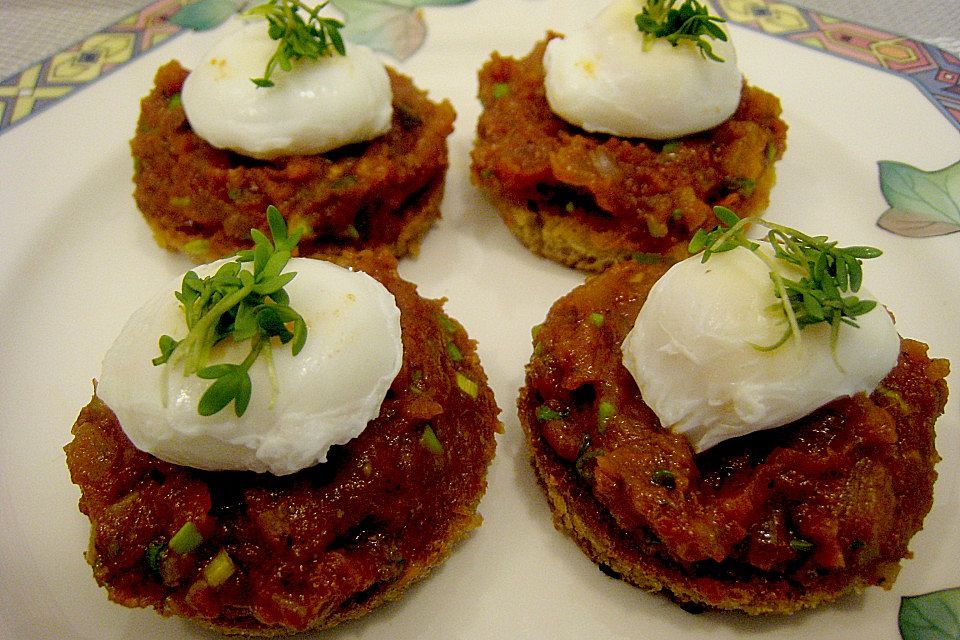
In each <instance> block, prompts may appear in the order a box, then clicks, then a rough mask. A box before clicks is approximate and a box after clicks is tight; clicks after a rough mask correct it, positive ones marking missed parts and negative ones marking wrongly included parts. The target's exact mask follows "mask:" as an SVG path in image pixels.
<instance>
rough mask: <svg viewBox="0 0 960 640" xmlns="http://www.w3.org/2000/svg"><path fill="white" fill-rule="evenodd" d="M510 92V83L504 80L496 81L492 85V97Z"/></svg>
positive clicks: (499, 96) (502, 95)
mask: <svg viewBox="0 0 960 640" xmlns="http://www.w3.org/2000/svg"><path fill="white" fill-rule="evenodd" d="M509 93H510V85H509V84H507V83H506V82H497V83H496V84H494V85H493V97H494V98H502V97H504V96H505V95H508V94H509Z"/></svg>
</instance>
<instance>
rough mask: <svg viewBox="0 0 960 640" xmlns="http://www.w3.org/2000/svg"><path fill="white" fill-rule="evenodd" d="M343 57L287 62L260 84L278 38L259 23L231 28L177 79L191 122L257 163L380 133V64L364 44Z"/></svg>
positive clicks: (385, 119)
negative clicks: (288, 68) (288, 66)
mask: <svg viewBox="0 0 960 640" xmlns="http://www.w3.org/2000/svg"><path fill="white" fill-rule="evenodd" d="M344 45H345V47H346V53H347V55H344V56H341V55H339V54H334V55H328V56H322V57H320V58H319V59H317V60H309V59H301V60H297V61H294V62H293V69H292V70H291V71H282V70H278V71H277V72H275V73H274V74H272V76H271V80H272V81H273V82H274V86H273V87H266V88H263V87H258V86H256V85H255V84H254V83H253V82H251V80H250V79H251V78H258V77H260V76H262V75H263V72H264V69H265V67H266V65H267V61H268V60H269V59H270V57H271V56H272V55H273V52H274V51H275V50H276V48H277V42H276V41H275V40H271V39H270V36H269V35H268V34H267V26H266V21H263V20H258V21H255V22H252V23H250V24H247V25H245V26H243V27H242V28H240V29H238V30H236V31H234V32H233V33H231V34H230V35H228V36H227V37H225V38H224V39H223V40H221V41H220V42H218V43H217V44H216V45H214V47H213V48H212V49H211V50H210V51H209V52H207V53H206V55H204V56H203V58H202V59H201V61H200V63H199V64H198V65H197V67H196V68H195V69H194V70H193V71H191V72H190V74H189V75H188V76H187V79H186V81H185V82H184V84H183V91H182V93H181V101H182V103H183V108H184V111H185V112H186V114H187V120H189V122H190V126H191V127H192V128H193V130H194V131H195V132H196V133H197V135H199V136H200V137H201V138H203V139H204V140H206V141H207V142H209V143H210V144H211V145H213V146H214V147H217V148H220V149H230V150H232V151H235V152H237V153H240V154H242V155H245V156H250V157H253V158H258V159H262V160H269V159H272V158H276V157H279V156H283V155H310V154H317V153H323V152H325V151H330V150H331V149H336V148H338V147H341V146H344V145H347V144H351V143H357V142H365V141H367V140H371V139H373V138H376V137H377V136H379V135H382V134H384V133H386V132H387V131H388V130H389V129H390V125H391V119H392V117H393V106H392V99H393V92H392V90H391V88H390V78H389V76H388V75H387V71H386V68H385V67H384V65H383V63H382V62H381V61H380V59H379V58H378V57H377V56H376V54H375V53H374V52H373V51H372V50H370V49H368V48H367V47H364V46H362V45H356V44H351V43H344Z"/></svg>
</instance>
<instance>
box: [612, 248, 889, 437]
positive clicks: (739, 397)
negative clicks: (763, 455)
mask: <svg viewBox="0 0 960 640" xmlns="http://www.w3.org/2000/svg"><path fill="white" fill-rule="evenodd" d="M759 250H761V251H762V250H764V249H763V248H762V247H761V249H759ZM776 262H777V263H778V264H781V265H783V269H782V273H783V274H784V275H786V276H789V277H791V278H796V277H797V273H796V271H795V269H794V268H793V267H792V266H791V265H788V264H786V263H783V262H782V261H780V260H777V261H776ZM857 296H858V297H859V298H860V299H869V300H872V299H874V298H873V297H872V296H871V295H870V293H869V292H867V291H865V290H864V289H863V288H861V289H860V291H859V292H858V293H857ZM778 304H779V298H777V297H776V295H775V293H774V287H773V283H772V281H771V279H770V272H769V267H768V266H767V265H766V263H764V262H763V261H762V260H761V259H760V258H759V257H758V256H756V255H755V254H754V253H753V252H752V251H750V250H749V249H746V248H742V247H740V248H737V249H734V250H732V251H728V252H724V253H717V254H714V255H712V256H711V257H710V260H709V261H708V262H706V263H704V262H702V261H701V256H699V255H697V256H693V257H691V258H688V259H687V260H684V261H683V262H680V263H678V264H676V265H674V266H673V267H672V268H671V269H670V270H669V271H668V272H667V273H666V274H665V275H664V276H663V277H662V278H661V279H660V280H659V281H658V282H657V283H656V284H655V285H654V286H653V288H652V289H651V291H650V294H649V297H648V298H647V300H646V302H645V303H644V305H643V307H642V308H641V310H640V313H639V315H638V316H637V320H636V323H635V324H634V327H633V329H632V330H631V331H630V333H628V334H627V337H626V338H625V339H624V341H623V344H622V352H623V363H624V366H626V368H627V369H628V370H629V371H630V373H631V374H632V375H633V378H634V379H635V380H636V382H637V385H638V387H639V389H640V393H641V395H642V397H643V400H644V402H645V403H646V404H647V405H648V406H649V407H650V408H651V409H653V411H654V413H656V414H657V416H658V417H659V418H660V422H661V423H662V424H663V426H664V427H667V428H670V429H672V430H673V431H674V432H676V433H681V434H684V435H686V437H687V438H688V439H689V440H690V442H691V444H692V445H693V448H694V450H695V451H697V452H700V451H704V450H706V449H708V448H710V447H712V446H714V445H716V444H717V443H719V442H721V441H723V440H726V439H728V438H734V437H737V436H741V435H745V434H748V433H752V432H754V431H759V430H761V429H771V428H774V427H779V426H782V425H785V424H788V423H789V422H792V421H794V420H796V419H798V418H801V417H803V416H805V415H808V414H809V413H811V412H812V411H814V410H815V409H817V408H819V407H821V406H823V405H824V404H826V403H828V402H830V401H831V400H834V399H836V398H840V397H843V396H850V395H854V394H856V393H859V392H861V391H863V392H867V393H870V392H872V391H873V390H874V389H875V388H876V387H877V385H878V384H879V383H880V381H881V380H882V379H883V378H884V377H885V376H886V375H887V373H889V371H890V370H891V369H892V368H893V367H894V366H895V365H896V363H897V358H898V355H899V353H900V337H899V335H898V334H897V331H896V329H895V328H894V324H893V320H892V319H891V317H890V314H889V313H887V311H886V310H885V309H884V307H883V306H882V305H879V304H878V305H877V306H876V307H874V309H873V310H872V311H870V312H868V313H866V314H864V315H860V316H857V317H856V318H855V321H856V323H857V324H858V325H859V328H855V327H851V326H848V325H846V324H841V325H840V333H839V335H838V337H837V341H836V345H835V352H834V346H833V345H832V344H831V335H830V333H831V328H830V326H829V325H828V324H826V323H820V324H816V325H810V326H808V327H805V328H804V329H803V330H802V331H801V332H800V340H799V342H798V341H797V340H795V339H793V338H791V339H790V340H788V341H787V342H786V343H785V344H783V345H781V346H780V347H778V348H776V349H774V350H772V351H761V350H759V349H757V348H755V346H754V345H761V346H765V345H771V344H774V343H775V342H776V341H777V340H778V339H779V338H780V337H781V336H782V335H783V331H784V330H785V328H786V324H785V322H786V321H785V319H784V317H783V313H782V311H780V310H779V309H777V308H776V305H778Z"/></svg>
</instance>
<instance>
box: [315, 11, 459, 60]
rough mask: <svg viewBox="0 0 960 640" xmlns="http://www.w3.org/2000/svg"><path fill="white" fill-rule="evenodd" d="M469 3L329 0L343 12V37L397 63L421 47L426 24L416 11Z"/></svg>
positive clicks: (425, 32) (425, 34)
mask: <svg viewBox="0 0 960 640" xmlns="http://www.w3.org/2000/svg"><path fill="white" fill-rule="evenodd" d="M471 1H472V0H331V4H333V5H334V6H335V7H337V9H339V10H340V11H342V12H343V14H344V16H346V19H345V20H344V22H345V23H346V27H345V28H344V29H343V35H344V37H345V38H347V39H348V40H350V41H351V42H356V43H358V44H364V45H367V46H368V47H370V48H371V49H376V50H377V51H382V52H383V53H386V54H389V55H391V56H393V57H394V58H397V59H398V60H406V59H407V58H409V57H410V56H412V55H413V54H414V53H416V51H417V50H418V49H419V48H420V47H421V46H422V45H423V42H424V39H425V38H426V36H427V25H426V23H425V22H424V21H423V16H422V14H421V12H420V11H419V8H420V7H426V6H450V5H457V4H464V3H466V2H471Z"/></svg>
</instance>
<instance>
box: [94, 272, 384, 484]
mask: <svg viewBox="0 0 960 640" xmlns="http://www.w3.org/2000/svg"><path fill="white" fill-rule="evenodd" d="M224 262H226V260H220V261H217V262H213V263H210V264H207V265H202V266H200V267H197V268H195V269H193V271H195V272H196V273H197V275H199V276H200V277H201V278H204V277H206V276H209V275H213V274H214V273H216V271H217V269H218V268H219V267H220V266H221V265H222V264H223V263H224ZM248 267H249V263H247V265H245V267H244V268H248ZM285 271H296V272H297V275H296V277H294V278H293V280H292V281H291V282H290V283H289V284H287V286H286V287H285V289H286V291H287V293H288V294H289V295H290V301H291V305H292V306H293V308H294V309H296V310H297V311H298V312H299V313H300V314H301V315H302V316H303V318H304V320H305V321H306V324H307V330H308V333H307V340H306V343H305V345H304V347H303V349H302V350H301V351H300V353H299V354H297V355H296V356H293V355H292V354H291V350H290V346H289V345H282V346H280V347H275V348H273V349H272V353H271V354H270V355H271V357H272V362H273V367H274V369H275V380H276V391H275V392H274V391H273V390H272V384H273V383H272V382H271V377H270V372H269V368H268V366H269V365H268V359H267V358H266V357H265V354H263V353H261V354H260V356H259V357H258V358H257V360H256V362H255V363H254V365H253V367H252V368H251V369H250V378H251V380H252V383H253V394H252V396H251V399H250V404H249V406H248V407H247V410H246V412H245V413H244V414H243V416H241V417H237V416H236V415H235V413H234V410H233V405H232V404H231V405H228V406H227V407H225V408H224V409H223V410H221V411H220V412H218V413H216V414H214V415H212V416H201V415H200V414H199V413H198V412H197V403H198V402H199V400H200V397H201V396H202V395H203V393H204V392H205V391H206V390H207V388H208V387H209V386H210V384H211V383H212V381H211V380H204V379H201V378H199V377H197V376H196V375H190V376H184V375H183V365H182V363H167V364H163V365H160V366H154V365H153V364H152V362H151V359H152V358H154V357H156V356H157V355H158V354H159V350H158V348H157V340H158V338H159V337H160V336H161V335H163V334H166V335H170V336H173V337H174V338H176V339H180V338H182V337H183V336H184V335H185V334H186V330H187V329H186V323H185V321H184V317H183V309H182V307H181V305H180V303H179V302H178V301H177V299H176V298H175V297H174V293H173V292H174V291H178V290H179V289H180V281H181V280H182V278H178V279H177V280H176V281H172V282H171V283H170V285H169V286H168V287H166V288H164V289H163V290H162V291H160V292H158V293H157V294H156V295H155V296H154V297H153V298H152V299H150V300H149V301H148V302H147V303H146V304H145V305H144V306H143V307H141V308H140V309H139V310H138V311H136V312H135V313H134V314H133V315H132V316H131V317H130V319H129V320H128V321H127V324H126V326H125V327H124V328H123V330H122V331H121V332H120V335H119V337H118V338H117V339H116V341H115V342H114V344H113V346H112V347H110V349H109V350H108V351H107V354H106V356H105V358H104V360H103V366H102V370H101V375H100V378H99V382H98V384H97V395H98V396H99V397H100V398H101V399H102V400H103V401H104V402H105V403H106V404H107V405H108V406H109V407H110V408H111V409H112V410H113V412H114V413H115V414H116V416H117V418H118V420H119V421H120V426H121V427H122V428H123V430H124V432H125V433H126V434H127V436H128V437H129V438H130V440H131V441H132V442H133V444H134V445H135V446H136V447H137V448H138V449H140V450H141V451H146V452H147V453H150V454H152V455H154V456H156V457H157V458H160V459H161V460H166V461H167V462H172V463H174V464H179V465H184V466H190V467H194V468H198V469H205V470H233V471H255V472H258V473H259V472H270V473H273V474H275V475H285V474H290V473H294V472H296V471H299V470H300V469H303V468H305V467H308V466H312V465H314V464H317V463H321V462H324V461H326V455H327V451H328V450H329V449H330V447H331V446H333V445H338V444H345V443H346V442H348V441H349V440H351V439H352V438H354V437H356V436H357V435H359V434H360V432H361V431H363V429H364V428H365V427H366V425H367V423H368V422H369V421H370V420H372V419H374V418H376V417H377V416H378V415H379V413H380V405H381V403H382V402H383V399H384V397H385V396H386V393H387V390H388V389H389V387H390V384H391V383H392V381H393V379H394V378H395V377H396V375H397V372H398V371H399V370H400V366H401V364H402V362H403V346H402V342H401V335H400V311H399V309H398V308H397V305H396V302H395V300H394V297H393V295H392V294H391V293H390V292H389V291H387V289H386V288H385V287H384V286H383V285H382V284H380V283H379V282H378V281H377V280H375V279H374V278H372V277H371V276H369V275H367V274H365V273H362V272H358V271H351V270H349V269H345V268H342V267H339V266H337V265H334V264H331V263H329V262H325V261H322V260H313V259H309V258H292V259H291V260H290V261H289V263H288V264H287V269H286V270H285ZM276 342H277V341H276V340H273V341H272V343H276ZM249 350H250V345H249V342H244V343H240V344H237V343H235V342H234V341H233V340H232V339H230V338H227V339H225V340H223V341H221V342H220V343H218V345H216V346H215V347H214V349H213V351H212V353H211V358H210V362H209V364H211V365H212V364H218V363H223V362H232V363H239V362H241V361H242V360H243V358H244V357H245V356H246V355H247V354H248V353H249Z"/></svg>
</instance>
